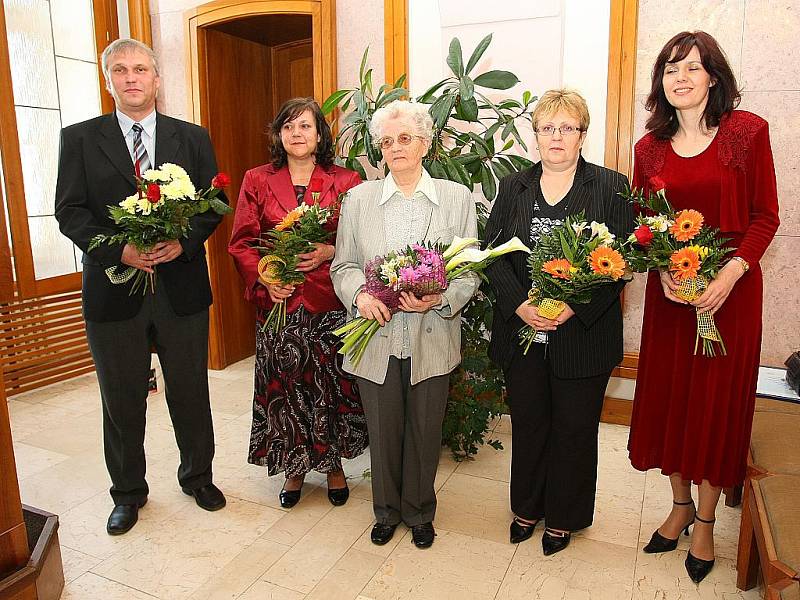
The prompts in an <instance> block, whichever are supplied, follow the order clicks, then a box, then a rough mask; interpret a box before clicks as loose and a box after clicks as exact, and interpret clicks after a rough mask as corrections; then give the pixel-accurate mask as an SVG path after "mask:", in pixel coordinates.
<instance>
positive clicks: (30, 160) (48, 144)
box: [17, 106, 61, 217]
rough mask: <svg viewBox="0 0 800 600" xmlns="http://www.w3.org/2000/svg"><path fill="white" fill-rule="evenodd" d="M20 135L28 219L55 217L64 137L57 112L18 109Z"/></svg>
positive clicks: (20, 107)
mask: <svg viewBox="0 0 800 600" xmlns="http://www.w3.org/2000/svg"><path fill="white" fill-rule="evenodd" d="M17 132H18V134H19V153H20V157H21V159H22V177H23V183H24V185H25V206H26V207H27V209H28V216H29V217H38V216H42V215H52V214H53V211H54V205H55V197H56V174H57V172H58V144H59V138H60V134H61V120H60V119H59V116H58V111H57V110H47V109H44V108H26V107H24V106H18V107H17Z"/></svg>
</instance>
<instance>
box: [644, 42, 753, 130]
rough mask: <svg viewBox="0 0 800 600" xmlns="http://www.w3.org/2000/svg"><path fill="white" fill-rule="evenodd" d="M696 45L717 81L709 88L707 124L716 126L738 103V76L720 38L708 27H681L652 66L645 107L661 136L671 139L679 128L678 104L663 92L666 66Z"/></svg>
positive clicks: (649, 122)
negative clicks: (672, 101) (688, 28)
mask: <svg viewBox="0 0 800 600" xmlns="http://www.w3.org/2000/svg"><path fill="white" fill-rule="evenodd" d="M695 46H697V50H698V51H699V52H700V60H701V61H702V63H703V68H705V70H706V72H707V73H708V74H709V75H710V76H711V81H712V82H714V85H713V86H711V87H710V88H709V90H708V102H707V103H706V108H705V110H704V111H703V123H704V125H705V126H706V127H707V128H709V129H711V128H713V127H717V126H718V125H719V122H720V119H721V118H722V116H723V115H725V114H726V113H729V112H730V111H732V110H733V109H734V108H736V107H737V106H739V101H740V100H741V95H740V94H739V88H738V87H737V86H736V77H735V76H734V75H733V71H732V70H731V66H730V65H729V64H728V59H727V58H725V53H724V52H723V51H722V49H721V48H720V47H719V44H717V40H715V39H714V38H713V37H711V36H710V35H709V34H707V33H706V32H705V31H694V32H690V31H682V32H681V33H679V34H678V35H676V36H675V37H673V38H672V39H671V40H670V41H668V42H667V43H666V45H665V46H664V47H663V48H662V49H661V52H659V54H658V58H656V64H655V65H654V66H653V74H652V83H651V86H650V95H649V96H648V97H647V101H646V102H645V108H646V109H647V110H648V111H650V113H651V114H650V118H649V119H647V130H648V131H652V132H653V134H655V136H656V137H657V138H659V139H669V138H671V137H673V136H674V135H675V134H676V133H677V132H678V119H677V117H676V115H675V108H674V107H673V106H672V105H671V104H670V103H669V101H668V100H667V96H666V94H665V93H664V83H663V82H662V77H663V76H664V69H665V68H666V66H667V64H668V63H675V62H678V61H681V60H683V59H684V58H686V57H687V56H688V54H689V52H691V50H692V48H693V47H695ZM673 52H674V56H673Z"/></svg>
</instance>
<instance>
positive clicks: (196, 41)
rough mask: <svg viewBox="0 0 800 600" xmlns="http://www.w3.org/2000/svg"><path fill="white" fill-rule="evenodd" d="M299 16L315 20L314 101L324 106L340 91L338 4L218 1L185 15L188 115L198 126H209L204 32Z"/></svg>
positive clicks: (321, 0) (310, 0)
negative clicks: (254, 19)
mask: <svg viewBox="0 0 800 600" xmlns="http://www.w3.org/2000/svg"><path fill="white" fill-rule="evenodd" d="M279 14H295V15H308V16H310V17H311V31H312V34H311V35H312V46H313V60H314V98H315V99H316V100H317V102H319V103H320V104H322V102H323V101H324V100H325V98H327V97H328V96H330V95H331V94H332V93H333V92H335V91H336V85H337V80H336V11H335V0H255V1H254V0H215V1H213V2H209V3H208V4H204V5H202V6H198V7H197V8H193V9H190V10H187V11H186V12H184V22H185V30H186V34H187V35H186V40H187V41H186V43H187V48H186V51H187V56H188V57H189V64H188V65H187V70H186V71H187V72H186V78H187V81H186V82H187V86H188V89H189V90H190V96H189V106H188V109H189V111H188V114H189V115H190V118H191V120H192V121H194V122H195V123H197V124H198V125H206V123H207V121H208V116H207V114H206V113H205V106H207V104H208V90H207V87H206V85H207V84H206V74H205V73H204V72H203V71H204V69H203V67H204V65H203V64H201V63H202V57H203V56H204V50H205V48H204V45H205V40H204V35H203V29H204V28H205V27H208V26H210V25H214V24H217V23H224V22H226V21H233V20H235V19H241V18H242V17H248V16H257V15H279Z"/></svg>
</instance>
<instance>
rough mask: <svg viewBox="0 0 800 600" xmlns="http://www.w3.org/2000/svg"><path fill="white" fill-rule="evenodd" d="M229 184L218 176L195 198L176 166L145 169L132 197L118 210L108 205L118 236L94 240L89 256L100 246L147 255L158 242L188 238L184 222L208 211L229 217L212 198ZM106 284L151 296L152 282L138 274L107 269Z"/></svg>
mask: <svg viewBox="0 0 800 600" xmlns="http://www.w3.org/2000/svg"><path fill="white" fill-rule="evenodd" d="M229 183H230V177H229V176H228V175H226V174H225V173H218V174H217V175H216V176H215V177H214V179H212V180H211V187H210V188H208V190H205V191H201V192H198V191H197V190H196V189H195V187H194V184H193V183H192V180H191V179H190V178H189V175H188V173H186V171H185V170H184V169H183V168H182V167H180V166H178V165H175V164H172V163H164V164H163V165H161V167H159V168H158V169H148V170H147V171H145V172H144V173H143V174H142V176H141V178H138V179H137V182H136V193H135V194H132V195H131V196H128V197H127V198H125V199H124V200H123V201H122V202H120V203H119V204H118V205H110V206H109V207H108V213H109V215H110V216H111V219H112V220H113V221H114V223H115V224H116V225H118V226H119V228H120V229H121V231H120V232H119V233H115V234H113V235H108V234H100V235H96V236H95V237H94V238H93V239H92V242H91V244H89V249H88V250H89V252H91V251H92V250H94V249H95V248H97V247H98V246H99V245H100V244H103V243H105V244H109V245H114V244H123V245H124V244H132V245H134V246H135V247H136V249H137V250H139V251H140V252H146V251H148V250H149V249H150V248H152V247H153V246H155V245H156V244H158V243H159V242H165V241H168V240H178V239H180V238H183V237H187V236H188V234H189V230H190V229H191V227H190V225H189V219H191V218H192V217H193V216H195V215H198V214H201V213H204V212H206V211H208V210H213V211H214V212H215V213H217V214H220V215H222V214H227V213H229V212H231V208H230V206H228V205H227V204H225V203H224V202H223V201H222V200H220V199H219V198H217V196H218V195H219V192H220V190H221V189H222V188H223V187H225V186H226V185H228V184H229ZM106 275H107V276H108V279H109V280H110V281H111V283H114V284H123V283H127V282H128V281H130V280H133V284H132V286H131V290H130V293H131V294H133V293H134V292H136V291H137V290H141V291H142V293H143V294H146V293H147V292H148V291H150V292H152V291H154V290H155V276H154V274H153V273H145V272H144V271H142V270H140V269H135V268H133V267H127V268H125V269H123V270H118V267H116V266H115V267H110V268H108V269H106Z"/></svg>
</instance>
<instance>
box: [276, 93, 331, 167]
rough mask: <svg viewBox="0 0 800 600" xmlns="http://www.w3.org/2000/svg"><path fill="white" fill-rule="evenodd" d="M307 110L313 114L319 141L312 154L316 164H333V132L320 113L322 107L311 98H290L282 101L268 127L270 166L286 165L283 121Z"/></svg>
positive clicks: (292, 118) (293, 118) (291, 119)
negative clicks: (282, 133) (282, 132)
mask: <svg viewBox="0 0 800 600" xmlns="http://www.w3.org/2000/svg"><path fill="white" fill-rule="evenodd" d="M307 110H310V111H311V114H313V115H314V121H315V123H316V126H317V134H319V143H318V144H317V150H316V151H315V152H314V156H315V157H316V159H317V164H318V165H320V166H321V167H325V168H327V167H330V166H331V165H332V164H333V159H334V155H333V150H334V142H333V134H332V133H331V128H330V125H328V122H327V121H326V120H325V115H323V114H322V109H321V108H320V107H319V104H317V101H316V100H314V99H313V98H292V99H290V100H287V101H286V102H284V103H283V106H281V108H280V110H279V111H278V116H277V117H275V120H274V121H273V122H272V124H271V125H270V128H269V133H270V138H271V148H270V150H271V152H272V166H273V167H275V168H276V169H280V168H282V167H283V166H284V165H286V163H287V161H288V158H287V156H286V148H284V147H283V141H282V140H281V128H282V127H283V125H284V123H287V122H289V121H294V120H295V119H296V118H297V117H299V116H300V115H302V114H303V113H304V112H306V111H307Z"/></svg>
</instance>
